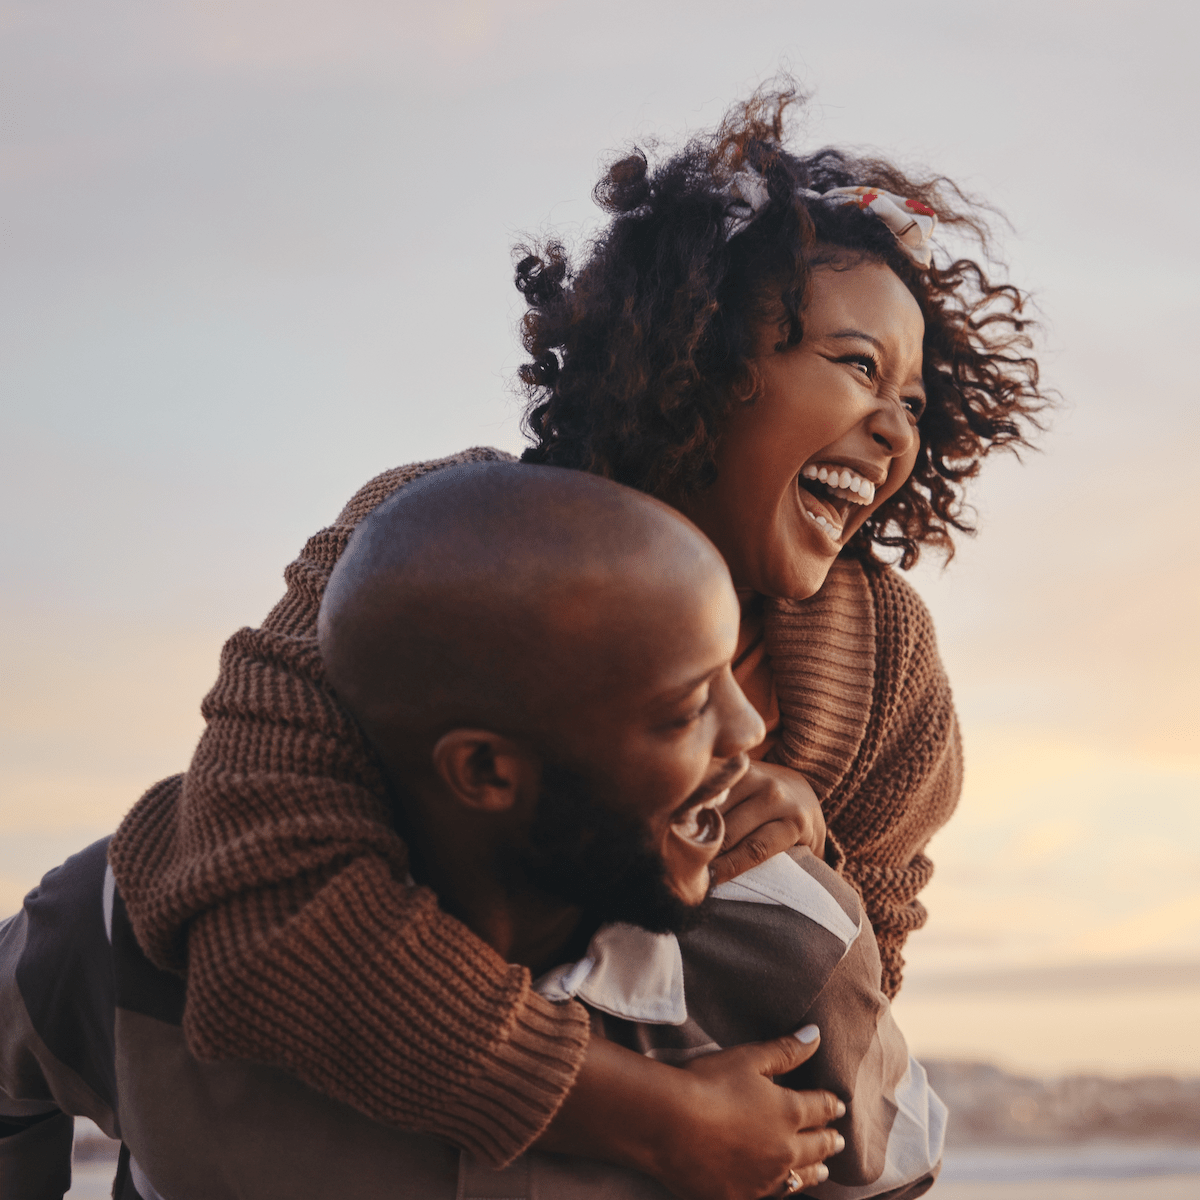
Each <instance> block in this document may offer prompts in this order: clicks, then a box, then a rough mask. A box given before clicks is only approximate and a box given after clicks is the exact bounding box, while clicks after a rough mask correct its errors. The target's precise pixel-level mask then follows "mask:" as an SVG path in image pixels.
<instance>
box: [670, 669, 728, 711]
mask: <svg viewBox="0 0 1200 1200" xmlns="http://www.w3.org/2000/svg"><path fill="white" fill-rule="evenodd" d="M723 666H725V663H718V665H717V666H715V667H709V668H708V669H707V670H705V671H701V672H700V674H699V675H697V676H696V677H695V678H694V679H689V680H688V681H687V683H680V684H677V685H676V686H675V687H672V688H668V689H667V690H666V691H665V692H663V694H662V697H661V699H662V700H663V702H664V703H668V704H669V703H671V701H673V700H682V699H683V698H684V696H687V695H689V694H690V693H691V692H694V691H695V690H696V689H697V688H698V687H701V686H702V685H703V684H706V683H708V682H709V680H711V679H712V677H713V676H714V675H716V674H718V673H719V672H720V670H721V668H722V667H723Z"/></svg>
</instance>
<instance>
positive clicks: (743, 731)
mask: <svg viewBox="0 0 1200 1200" xmlns="http://www.w3.org/2000/svg"><path fill="white" fill-rule="evenodd" d="M723 682H724V686H723V687H722V689H721V690H722V695H721V728H720V731H719V734H718V736H717V742H716V745H715V746H714V747H713V754H714V755H715V756H716V757H717V758H732V757H733V756H734V755H735V754H744V753H746V751H748V750H753V749H754V747H755V746H757V745H758V744H759V743H760V742H761V741H762V740H763V738H765V737H766V736H767V727H766V725H764V724H763V719H762V717H760V716H759V715H758V711H757V710H756V709H755V707H754V705H752V704H751V703H750V701H749V700H747V699H746V693H745V692H743V691H742V689H741V688H740V687H739V686H738V683H737V680H736V679H734V677H733V676H732V675H731V674H728V675H727V676H726V679H725V680H724V681H723Z"/></svg>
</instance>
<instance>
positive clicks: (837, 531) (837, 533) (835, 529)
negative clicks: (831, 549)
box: [804, 509, 842, 542]
mask: <svg viewBox="0 0 1200 1200" xmlns="http://www.w3.org/2000/svg"><path fill="white" fill-rule="evenodd" d="M804 511H805V514H806V515H807V516H809V517H810V518H811V519H812V520H814V521H816V523H817V524H818V525H820V527H821V528H822V529H823V530H824V531H825V532H826V533H827V534H829V536H830V537H831V538H833V540H834V541H835V542H836V541H837V540H838V538H840V537H841V536H842V527H841V526H840V525H835V524H834V523H833V522H832V521H828V520H826V519H825V518H824V517H818V516H817V514H816V513H810V512H809V511H808V509H805V510H804Z"/></svg>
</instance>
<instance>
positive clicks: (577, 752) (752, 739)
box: [530, 555, 764, 928]
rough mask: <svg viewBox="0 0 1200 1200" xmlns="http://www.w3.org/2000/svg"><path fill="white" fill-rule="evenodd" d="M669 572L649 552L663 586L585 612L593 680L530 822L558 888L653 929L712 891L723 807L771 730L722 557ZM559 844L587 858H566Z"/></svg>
mask: <svg viewBox="0 0 1200 1200" xmlns="http://www.w3.org/2000/svg"><path fill="white" fill-rule="evenodd" d="M662 574H663V573H662V572H661V570H660V571H658V572H654V571H652V570H651V569H650V565H649V564H648V565H647V573H646V576H645V577H646V578H648V579H655V580H657V581H658V582H657V583H656V584H655V585H654V586H653V589H651V587H650V586H643V587H641V588H639V589H638V590H637V593H636V594H635V595H632V596H630V597H628V598H627V600H628V603H627V604H625V605H623V606H622V605H618V606H615V607H616V611H617V612H618V615H617V616H615V617H614V616H612V615H611V613H612V612H613V609H612V608H610V609H609V614H610V615H609V616H607V617H606V618H605V619H604V621H603V623H602V624H601V623H595V624H593V625H590V626H589V624H588V622H587V620H586V619H581V620H580V622H579V629H578V636H577V638H576V641H575V644H576V646H577V650H578V653H577V654H576V657H575V661H574V666H575V671H574V672H573V673H572V674H573V679H572V683H573V684H575V683H577V684H578V685H579V686H578V688H577V689H576V691H575V693H574V696H573V702H572V703H571V704H570V708H569V711H566V710H565V709H564V714H563V717H562V719H561V720H560V721H559V722H557V726H558V727H557V729H556V731H555V738H554V745H555V746H556V747H557V752H555V753H553V754H550V755H547V759H548V761H549V762H550V764H551V765H550V766H548V767H546V768H545V769H544V775H543V794H542V796H541V798H540V802H539V812H538V815H537V817H536V819H535V822H534V826H533V828H532V829H531V833H530V842H531V854H532V855H533V859H531V862H530V865H533V863H534V860H537V861H540V862H541V864H542V867H543V868H544V870H545V871H547V872H549V873H550V874H552V875H553V877H554V881H555V883H554V886H551V887H547V888H546V890H548V891H552V892H553V893H554V894H555V895H559V896H562V898H564V899H570V901H571V902H572V903H577V904H580V905H581V906H582V907H587V908H588V909H590V910H591V911H592V912H593V915H595V916H597V917H600V918H601V919H609V920H615V919H621V920H627V921H631V922H634V923H636V924H642V925H645V926H647V927H649V928H655V927H658V928H670V927H672V925H674V924H676V923H677V922H678V919H679V917H680V915H681V913H682V912H683V911H686V909H688V908H693V907H695V906H696V905H698V904H699V903H700V902H701V901H702V900H703V899H704V897H705V896H706V895H707V893H708V889H709V883H710V876H709V870H708V868H709V864H710V863H711V862H712V860H713V859H714V858H715V857H716V856H717V854H718V853H719V852H720V849H721V842H722V839H723V838H724V833H725V828H724V822H723V820H722V817H721V814H720V813H719V812H718V811H717V806H718V805H719V804H720V803H721V802H722V801H723V800H724V798H725V795H726V793H727V792H728V790H729V788H730V787H731V786H732V785H733V784H735V783H736V782H737V781H738V780H739V779H740V778H741V776H742V775H743V774H744V773H745V771H746V768H747V765H748V759H747V757H746V751H747V750H749V749H751V748H752V747H754V746H756V745H758V743H759V742H760V741H762V738H763V736H764V727H763V723H762V719H761V718H760V717H759V715H758V714H757V713H756V712H755V711H754V709H753V708H752V707H751V706H750V704H749V702H748V701H747V700H746V697H745V696H744V695H743V694H742V691H741V689H740V688H739V687H738V685H737V683H736V682H735V681H734V679H733V676H732V674H731V671H730V661H731V659H732V657H733V653H734V650H735V649H736V646H737V635H738V622H739V611H738V604H737V597H736V596H735V594H734V591H733V588H732V586H731V584H730V582H729V577H728V575H727V573H726V572H725V570H724V568H723V567H722V566H721V564H720V562H719V560H717V559H716V557H715V555H714V556H711V558H709V557H707V556H706V557H704V558H698V560H697V562H696V563H695V564H694V568H693V569H692V570H690V571H687V572H683V573H677V574H675V575H674V576H673V577H672V579H671V580H670V582H666V583H664V582H663V581H662ZM600 814H607V815H605V816H601V815H600ZM572 823H574V827H575V828H576V829H577V830H578V840H577V841H576V842H575V845H574V847H573V848H572V847H571V845H570V843H571V840H572V838H571V834H570V829H571V828H572ZM539 838H541V839H542V840H543V842H544V845H543V846H542V847H539V846H538V844H537V843H538V840H539ZM551 849H552V853H550V854H547V853H546V851H549V850H551ZM554 857H557V858H558V859H559V860H560V861H561V862H562V863H563V864H564V865H566V864H567V860H568V859H573V860H574V861H573V862H572V863H571V865H570V868H569V870H559V868H558V867H557V866H554V865H553V864H551V863H550V859H551V858H554ZM585 860H587V862H585ZM589 864H590V865H589ZM535 873H536V868H535ZM542 878H543V883H542V884H541V886H545V884H546V883H547V882H549V880H548V879H546V876H545V874H543V876H542ZM531 881H534V880H532V879H531ZM606 881H607V882H606ZM571 890H574V891H575V892H576V893H577V894H576V895H574V896H571V897H568V896H566V895H565V892H566V891H571ZM606 891H607V893H609V895H608V899H607V902H606V904H605V905H604V911H603V912H600V911H597V905H598V904H599V901H600V898H601V897H602V896H604V895H605V893H606ZM617 891H620V892H621V893H622V895H621V896H618V895H616V894H615V893H616V892H617ZM583 893H586V897H585V896H584V895H583ZM672 901H673V903H672ZM631 906H632V909H633V910H636V911H631ZM618 909H620V910H621V911H620V912H619V913H618V911H617V910H618Z"/></svg>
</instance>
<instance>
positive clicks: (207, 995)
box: [109, 450, 588, 1165]
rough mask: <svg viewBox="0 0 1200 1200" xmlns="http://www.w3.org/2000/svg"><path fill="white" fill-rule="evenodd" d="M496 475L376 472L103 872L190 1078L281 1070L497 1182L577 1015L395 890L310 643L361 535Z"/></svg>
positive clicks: (227, 678) (580, 1016)
mask: <svg viewBox="0 0 1200 1200" xmlns="http://www.w3.org/2000/svg"><path fill="white" fill-rule="evenodd" d="M498 457H504V456H502V455H501V454H500V453H499V452H497V451H487V450H475V451H467V452H466V453H465V454H462V455H457V456H455V457H454V458H451V459H445V460H441V461H439V462H436V463H426V464H421V465H419V466H415V467H409V468H400V469H398V470H396V471H391V472H388V473H386V474H385V475H383V476H380V477H379V478H377V479H375V480H372V481H371V483H369V484H368V485H367V486H366V487H364V488H363V489H362V490H361V491H360V492H359V493H358V494H357V495H356V496H355V497H354V499H353V500H351V502H350V504H349V505H347V507H346V509H345V510H344V511H343V512H342V514H341V516H340V517H339V518H338V520H337V522H335V524H334V525H332V526H331V527H329V528H328V529H325V530H322V531H321V532H320V533H318V534H317V535H316V536H315V537H313V538H311V539H310V540H309V542H308V543H307V544H306V546H305V547H304V550H303V552H302V553H301V555H300V557H299V558H298V559H297V560H296V561H295V562H294V563H292V564H291V566H289V567H288V569H287V571H286V573H285V578H286V581H287V592H286V594H285V596H284V598H283V599H282V600H281V601H280V603H279V604H278V605H277V606H276V607H275V608H274V610H273V611H272V612H271V613H270V615H269V616H268V617H267V619H266V621H265V622H264V623H263V625H262V627H261V628H259V629H242V630H240V631H239V632H238V633H236V634H235V635H234V636H233V637H232V638H231V639H230V640H229V642H228V643H227V644H226V646H225V649H224V652H223V654H222V657H221V668H220V674H219V677H218V679H217V683H216V685H215V686H214V687H213V689H212V691H211V692H210V693H209V695H208V696H207V697H206V698H205V701H204V705H203V713H204V716H205V719H206V721H207V726H206V729H205V732H204V734H203V736H202V738H201V740H200V743H199V746H198V747H197V750H196V753H195V756H194V758H193V759H192V763H191V766H190V767H189V769H188V772H187V775H186V776H176V777H174V778H171V779H167V780H165V781H163V782H162V783H160V784H158V785H157V786H156V787H154V788H152V789H151V790H150V791H149V792H148V793H147V794H146V795H145V796H144V797H143V798H142V799H141V800H140V801H139V802H138V804H137V805H135V807H134V808H133V809H132V811H131V812H130V813H129V815H128V816H127V817H126V819H125V821H124V822H123V823H122V825H121V827H120V829H119V830H118V832H117V834H116V836H115V837H114V838H113V841H112V844H111V847H110V850H109V859H110V862H111V863H112V866H113V871H114V874H115V875H116V879H117V883H118V886H119V888H120V890H121V895H122V897H123V899H124V901H125V904H126V907H127V908H128V910H129V913H130V917H131V919H132V920H133V923H134V927H135V930H136V931H137V934H138V938H139V941H140V942H141V944H142V947H143V949H144V950H145V951H146V953H147V955H148V956H149V957H150V958H151V960H152V961H154V962H155V963H156V964H157V965H159V966H161V967H166V968H171V969H175V970H182V969H184V968H185V966H186V976H187V1002H186V1009H185V1014H184V1029H185V1032H186V1035H187V1038H188V1043H189V1045H190V1047H191V1049H192V1052H193V1053H194V1054H195V1055H196V1056H197V1057H198V1058H201V1059H206V1060H212V1059H227V1058H246V1059H253V1060H256V1061H260V1062H267V1063H270V1064H273V1065H277V1066H280V1067H283V1068H285V1069H286V1070H288V1071H290V1072H292V1073H293V1074H295V1075H296V1076H298V1077H299V1078H300V1079H301V1080H303V1081H304V1082H305V1083H307V1084H308V1085H309V1086H311V1087H313V1088H315V1089H316V1090H318V1091H320V1092H323V1093H324V1094H326V1095H328V1096H332V1097H334V1098H335V1099H339V1100H342V1101H344V1102H346V1103H348V1104H350V1105H352V1106H354V1107H355V1108H357V1109H359V1110H360V1111H362V1112H365V1113H366V1114H367V1115H368V1116H370V1117H372V1118H374V1119H376V1120H379V1121H382V1122H384V1123H388V1124H392V1125H395V1126H398V1127H400V1128H403V1129H408V1130H413V1131H417V1132H423V1133H430V1134H434V1135H436V1136H440V1137H443V1138H445V1139H447V1140H448V1141H450V1142H452V1143H454V1144H455V1145H458V1146H461V1147H464V1148H466V1149H468V1150H470V1151H472V1152H473V1153H475V1154H477V1155H480V1156H482V1157H484V1158H486V1159H488V1160H490V1161H491V1162H493V1163H495V1164H497V1165H500V1164H503V1163H506V1162H508V1161H509V1160H511V1159H512V1158H513V1157H515V1156H516V1155H517V1154H519V1153H521V1152H522V1151H523V1150H525V1149H526V1148H527V1147H528V1146H529V1145H530V1143H532V1142H533V1141H534V1140H535V1139H536V1138H537V1136H538V1135H539V1134H540V1133H541V1132H542V1130H543V1129H544V1128H545V1127H546V1125H547V1124H548V1123H549V1121H550V1119H551V1118H552V1117H553V1115H554V1113H555V1112H556V1111H557V1109H558V1107H559V1105H560V1104H561V1103H562V1100H563V1098H564V1097H565V1096H566V1094H567V1092H568V1091H569V1090H570V1088H571V1086H572V1084H573V1083H574V1079H575V1075H576V1074H577V1072H578V1069H579V1066H580V1064H581V1062H582V1059H583V1054H584V1050H585V1048H586V1045H587V1040H588V1021H587V1016H586V1013H585V1011H584V1010H583V1008H582V1006H580V1005H578V1004H576V1003H574V1002H571V1003H567V1004H562V1005H558V1004H553V1003H551V1002H549V1001H547V1000H545V999H543V998H542V997H541V996H539V995H538V994H537V993H536V992H535V991H533V989H532V986H531V981H530V977H529V972H528V971H527V970H526V969H525V968H524V967H519V966H514V965H511V964H508V963H506V962H504V961H503V959H501V958H500V956H499V955H497V954H496V953H495V952H494V951H493V950H492V949H491V948H490V947H489V946H488V945H487V944H486V943H484V942H483V941H481V940H480V939H479V938H477V937H476V936H475V935H474V934H472V933H471V931H470V930H469V929H467V928H466V927H465V926H464V925H462V924H461V923H460V922H458V921H457V920H455V919H454V918H452V917H450V916H448V915H447V914H446V913H444V912H443V911H442V910H441V909H440V908H439V907H438V904H437V900H436V897H435V896H434V895H433V894H432V893H431V892H430V891H429V890H428V889H427V888H423V887H412V886H409V885H408V883H407V880H406V877H407V854H406V851H405V846H404V843H403V842H402V841H401V839H400V838H399V836H398V835H397V834H396V832H395V829H394V827H393V824H392V821H391V819H390V813H389V809H388V803H387V800H386V797H385V790H384V783H383V778H382V776H381V774H380V772H379V769H378V767H377V765H376V763H375V761H374V759H373V756H372V755H371V753H370V751H369V750H368V748H367V746H366V745H365V743H364V741H363V739H362V737H361V735H360V734H359V732H358V730H357V727H356V726H355V725H354V723H353V721H352V720H351V719H350V717H349V716H348V715H347V714H346V712H345V711H344V710H343V709H342V707H341V705H340V704H339V702H338V701H337V699H336V697H335V696H334V695H333V693H332V691H331V690H330V688H329V687H328V685H327V683H326V682H325V678H324V674H323V671H322V665H321V659H320V654H319V651H318V648H317V643H316V618H317V611H318V609H319V607H320V602H321V595H322V593H323V591H324V587H325V583H326V582H327V580H328V578H329V575H330V572H331V571H332V569H333V566H334V564H335V562H336V561H337V558H338V556H339V555H340V554H341V552H342V550H343V549H344V548H345V546H346V544H347V542H348V541H349V538H350V534H351V533H352V532H353V529H354V526H355V525H356V524H357V522H358V521H360V520H361V519H362V518H363V517H364V516H365V515H366V514H367V513H368V512H370V511H371V509H372V508H374V507H375V505H377V504H378V503H380V502H381V501H382V500H383V499H384V498H385V497H386V496H387V495H389V494H390V493H391V492H392V491H394V490H395V489H396V488H397V487H400V486H402V485H403V484H405V483H407V482H409V481H411V480H412V479H414V478H416V477H417V476H419V475H421V474H424V473H425V472H426V471H429V470H433V469H437V468H438V467H441V466H446V465H450V464H452V463H457V462H463V461H477V460H480V459H485V458H498Z"/></svg>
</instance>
